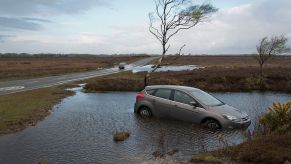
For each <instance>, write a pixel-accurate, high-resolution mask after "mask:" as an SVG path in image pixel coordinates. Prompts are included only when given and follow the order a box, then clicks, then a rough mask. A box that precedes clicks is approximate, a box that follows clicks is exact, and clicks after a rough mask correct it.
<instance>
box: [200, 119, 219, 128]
mask: <svg viewBox="0 0 291 164" xmlns="http://www.w3.org/2000/svg"><path fill="white" fill-rule="evenodd" d="M203 126H204V127H207V128H209V129H213V130H218V129H220V128H221V126H220V124H219V122H218V121H216V120H214V119H207V120H206V121H205V122H204V123H203Z"/></svg>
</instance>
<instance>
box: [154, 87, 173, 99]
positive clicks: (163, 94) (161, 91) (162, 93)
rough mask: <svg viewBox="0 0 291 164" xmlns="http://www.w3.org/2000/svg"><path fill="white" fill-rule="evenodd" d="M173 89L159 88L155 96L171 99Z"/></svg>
mask: <svg viewBox="0 0 291 164" xmlns="http://www.w3.org/2000/svg"><path fill="white" fill-rule="evenodd" d="M171 92H172V90H170V89H158V90H157V92H156V93H155V96H157V97H160V98H164V99H170V96H171Z"/></svg>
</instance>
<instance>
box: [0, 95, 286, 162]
mask: <svg viewBox="0 0 291 164" xmlns="http://www.w3.org/2000/svg"><path fill="white" fill-rule="evenodd" d="M214 95H215V96H217V97H218V98H220V99H221V100H223V101H224V102H226V103H228V104H230V105H233V106H235V107H237V108H240V109H242V110H244V111H246V112H247V113H249V115H250V116H251V117H252V119H255V118H256V117H257V116H258V115H259V114H260V113H262V112H264V111H265V108H266V107H268V106H269V105H270V104H271V103H272V102H273V101H274V100H276V101H281V102H285V101H287V100H291V95H290V94H289V95H288V94H275V93H214ZM134 100H135V93H98V94H86V93H82V92H80V91H77V94H76V95H75V96H72V97H69V98H66V99H64V100H63V102H62V103H60V104H59V105H56V106H55V108H54V110H53V112H52V113H51V115H49V116H48V117H47V118H46V119H45V120H43V121H42V122H40V123H38V124H37V126H36V127H31V128H28V129H26V130H24V131H22V132H19V133H15V134H11V135H5V136H1V137H0V163H1V164H2V163H37V162H38V161H41V160H45V161H48V162H50V163H141V161H148V160H151V159H153V156H152V153H153V152H154V151H156V150H164V151H170V150H172V149H178V150H179V152H178V153H177V154H175V155H174V156H173V157H172V158H174V159H178V160H181V159H190V156H191V154H193V153H198V152H202V151H205V150H213V149H218V148H220V147H222V146H223V144H222V142H220V141H219V139H218V135H223V136H224V138H225V140H226V141H227V143H228V144H238V143H241V142H242V141H243V140H244V137H243V135H242V134H241V133H240V131H222V132H213V131H210V130H207V129H203V128H201V127H199V126H197V125H192V124H190V123H185V122H180V121H171V120H157V119H150V120H145V119H142V118H140V117H138V116H136V115H135V114H134V113H133V102H134ZM116 130H126V131H129V132H130V133H131V136H130V138H129V139H127V140H126V141H124V142H121V143H115V142H114V141H113V140H112V133H114V131H116ZM161 141H163V142H161Z"/></svg>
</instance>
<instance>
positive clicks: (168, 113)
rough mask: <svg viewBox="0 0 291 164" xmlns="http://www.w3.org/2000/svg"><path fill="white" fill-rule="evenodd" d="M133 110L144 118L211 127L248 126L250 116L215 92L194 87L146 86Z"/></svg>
mask: <svg viewBox="0 0 291 164" xmlns="http://www.w3.org/2000/svg"><path fill="white" fill-rule="evenodd" d="M134 112H135V113H138V114H140V115H141V116H143V117H151V116H156V117H168V118H173V119H178V120H183V121H190V122H193V123H197V124H201V125H203V126H206V127H208V128H211V129H220V128H231V129H232V128H247V127H248V126H249V125H250V124H251V120H250V118H249V116H248V115H247V114H246V113H244V112H241V111H240V110H238V109H236V108H234V107H232V106H229V105H227V104H225V103H224V102H222V101H220V100H218V99H217V98H215V97H213V96H212V95H210V94H208V93H206V92H204V91H202V90H200V89H197V88H192V87H186V86H174V85H157V86H147V87H146V88H145V89H144V90H143V91H141V92H139V93H138V94H137V96H136V102H135V105H134Z"/></svg>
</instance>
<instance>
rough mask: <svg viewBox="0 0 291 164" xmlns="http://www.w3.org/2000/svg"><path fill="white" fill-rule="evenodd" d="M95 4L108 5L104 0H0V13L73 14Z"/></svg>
mask: <svg viewBox="0 0 291 164" xmlns="http://www.w3.org/2000/svg"><path fill="white" fill-rule="evenodd" d="M95 6H110V2H108V1H106V0H0V14H8V15H35V13H37V14H40V15H48V14H54V13H65V14H74V13H79V12H82V11H86V10H88V9H90V8H91V7H95Z"/></svg>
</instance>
